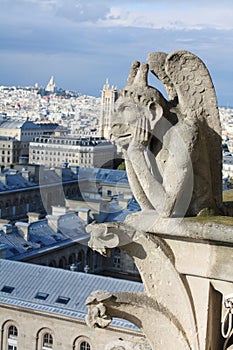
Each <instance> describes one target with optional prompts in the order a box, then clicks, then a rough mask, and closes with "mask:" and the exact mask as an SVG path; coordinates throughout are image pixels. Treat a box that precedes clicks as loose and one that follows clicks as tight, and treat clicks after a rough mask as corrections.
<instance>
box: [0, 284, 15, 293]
mask: <svg viewBox="0 0 233 350" xmlns="http://www.w3.org/2000/svg"><path fill="white" fill-rule="evenodd" d="M14 289H15V287H10V286H3V287H2V289H1V292H4V293H8V294H11V293H12V292H13V290H14Z"/></svg>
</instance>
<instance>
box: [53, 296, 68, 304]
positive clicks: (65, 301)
mask: <svg viewBox="0 0 233 350" xmlns="http://www.w3.org/2000/svg"><path fill="white" fill-rule="evenodd" d="M69 301H70V298H67V297H62V296H59V297H58V298H57V300H56V303H60V304H65V305H66V304H68V302H69Z"/></svg>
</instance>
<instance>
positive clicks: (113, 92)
mask: <svg viewBox="0 0 233 350" xmlns="http://www.w3.org/2000/svg"><path fill="white" fill-rule="evenodd" d="M117 97H118V96H117V89H116V87H114V86H112V87H111V88H110V86H109V83H108V79H107V80H106V83H105V84H104V86H103V90H102V95H101V114H100V126H99V134H100V136H101V137H104V138H106V139H110V117H111V114H112V112H113V110H114V103H115V101H116V100H117Z"/></svg>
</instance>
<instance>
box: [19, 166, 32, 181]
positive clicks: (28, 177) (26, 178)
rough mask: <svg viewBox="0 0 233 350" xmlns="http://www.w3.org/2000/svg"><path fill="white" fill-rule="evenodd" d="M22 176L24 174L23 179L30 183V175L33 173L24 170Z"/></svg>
mask: <svg viewBox="0 0 233 350" xmlns="http://www.w3.org/2000/svg"><path fill="white" fill-rule="evenodd" d="M21 174H22V177H23V178H24V179H25V180H27V181H29V180H30V175H31V172H30V171H28V170H27V169H25V168H23V169H22V171H21Z"/></svg>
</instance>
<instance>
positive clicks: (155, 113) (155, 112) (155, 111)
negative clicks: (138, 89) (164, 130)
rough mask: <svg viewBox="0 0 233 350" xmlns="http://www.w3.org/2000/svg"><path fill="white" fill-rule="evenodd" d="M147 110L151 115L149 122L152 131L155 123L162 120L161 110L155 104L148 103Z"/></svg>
mask: <svg viewBox="0 0 233 350" xmlns="http://www.w3.org/2000/svg"><path fill="white" fill-rule="evenodd" d="M148 110H149V111H150V113H151V116H152V118H151V120H150V124H151V125H150V127H151V129H152V130H153V128H154V127H155V125H156V123H157V122H158V121H159V120H160V119H161V118H162V116H163V108H162V107H161V106H160V105H159V104H158V103H156V102H153V101H152V102H149V104H148Z"/></svg>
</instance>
